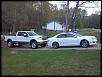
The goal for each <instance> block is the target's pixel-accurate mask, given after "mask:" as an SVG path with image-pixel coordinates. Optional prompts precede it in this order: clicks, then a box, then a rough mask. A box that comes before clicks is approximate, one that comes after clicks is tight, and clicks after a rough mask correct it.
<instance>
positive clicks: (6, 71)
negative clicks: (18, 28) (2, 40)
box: [2, 48, 100, 75]
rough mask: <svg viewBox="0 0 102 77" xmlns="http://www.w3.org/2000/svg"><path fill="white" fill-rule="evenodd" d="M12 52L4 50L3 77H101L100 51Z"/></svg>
mask: <svg viewBox="0 0 102 77" xmlns="http://www.w3.org/2000/svg"><path fill="white" fill-rule="evenodd" d="M11 51H14V50H12V49H7V48H2V75H100V51H99V50H89V51H88V50H87V51H85V50H82V51H79V50H55V51H52V50H49V51H43V50H42V51H38V50H31V51H27V50H26V51H15V52H16V53H15V54H11V53H10V52H11Z"/></svg>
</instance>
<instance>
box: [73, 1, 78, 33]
mask: <svg viewBox="0 0 102 77" xmlns="http://www.w3.org/2000/svg"><path fill="white" fill-rule="evenodd" d="M78 7H79V1H77V2H76V7H75V10H74V12H73V16H72V18H73V19H72V32H73V31H75V23H76V19H77V13H78Z"/></svg>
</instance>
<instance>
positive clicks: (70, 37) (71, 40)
mask: <svg viewBox="0 0 102 77" xmlns="http://www.w3.org/2000/svg"><path fill="white" fill-rule="evenodd" d="M66 45H67V46H76V45H80V40H79V39H78V37H77V36H75V35H74V34H67V35H66Z"/></svg>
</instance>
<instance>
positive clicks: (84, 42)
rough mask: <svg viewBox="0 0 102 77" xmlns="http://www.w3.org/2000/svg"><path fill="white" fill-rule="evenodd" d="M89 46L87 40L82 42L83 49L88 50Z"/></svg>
mask: <svg viewBox="0 0 102 77" xmlns="http://www.w3.org/2000/svg"><path fill="white" fill-rule="evenodd" d="M88 46H89V42H88V41H87V40H83V41H81V47H83V48H87V47H88Z"/></svg>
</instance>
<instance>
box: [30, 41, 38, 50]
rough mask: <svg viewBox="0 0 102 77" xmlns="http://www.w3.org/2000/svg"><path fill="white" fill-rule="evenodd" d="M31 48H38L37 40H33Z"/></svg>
mask: <svg viewBox="0 0 102 77" xmlns="http://www.w3.org/2000/svg"><path fill="white" fill-rule="evenodd" d="M31 48H32V49H36V48H38V45H37V42H35V41H33V42H32V43H31Z"/></svg>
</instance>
